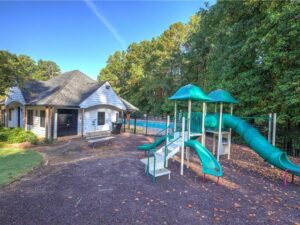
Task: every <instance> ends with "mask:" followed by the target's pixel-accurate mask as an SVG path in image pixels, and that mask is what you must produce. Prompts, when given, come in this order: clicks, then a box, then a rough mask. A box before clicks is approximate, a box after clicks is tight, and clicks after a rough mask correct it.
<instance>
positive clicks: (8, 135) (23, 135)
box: [0, 128, 38, 144]
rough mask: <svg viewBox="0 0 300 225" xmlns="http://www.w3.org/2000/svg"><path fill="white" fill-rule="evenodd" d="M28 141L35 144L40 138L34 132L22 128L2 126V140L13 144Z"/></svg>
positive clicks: (0, 136)
mask: <svg viewBox="0 0 300 225" xmlns="http://www.w3.org/2000/svg"><path fill="white" fill-rule="evenodd" d="M26 141H28V142H30V143H33V144H35V143H37V141H38V139H37V137H36V136H35V134H34V133H32V132H31V131H25V130H24V129H22V128H0V142H6V143H9V144H13V143H22V142H26Z"/></svg>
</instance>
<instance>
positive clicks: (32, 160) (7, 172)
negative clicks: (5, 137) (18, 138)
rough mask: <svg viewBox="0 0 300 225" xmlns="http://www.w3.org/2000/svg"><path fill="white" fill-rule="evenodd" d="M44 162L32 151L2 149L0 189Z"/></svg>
mask: <svg viewBox="0 0 300 225" xmlns="http://www.w3.org/2000/svg"><path fill="white" fill-rule="evenodd" d="M42 160H43V158H42V156H41V155H40V154H39V153H37V152H35V151H32V150H23V149H19V148H2V149H0V187H1V186H3V185H5V184H8V183H9V182H11V181H13V180H15V179H16V178H18V177H20V176H22V175H24V174H26V173H27V172H28V171H30V170H31V169H33V168H34V167H35V166H37V165H39V164H40V163H41V162H42Z"/></svg>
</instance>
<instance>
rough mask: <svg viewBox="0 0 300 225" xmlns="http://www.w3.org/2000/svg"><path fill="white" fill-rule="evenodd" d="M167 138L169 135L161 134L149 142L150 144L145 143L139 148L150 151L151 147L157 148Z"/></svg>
mask: <svg viewBox="0 0 300 225" xmlns="http://www.w3.org/2000/svg"><path fill="white" fill-rule="evenodd" d="M166 139H167V135H164V136H161V137H159V138H157V139H156V140H155V141H154V142H152V143H149V144H143V145H140V146H138V147H137V149H138V150H142V151H149V150H151V149H154V148H156V147H157V146H159V145H160V144H162V143H163V142H165V141H166Z"/></svg>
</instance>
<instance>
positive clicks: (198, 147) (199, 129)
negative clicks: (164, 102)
mask: <svg viewBox="0 0 300 225" xmlns="http://www.w3.org/2000/svg"><path fill="white" fill-rule="evenodd" d="M169 99H170V100H173V101H174V102H175V104H174V123H173V127H172V126H170V117H169V116H168V119H167V127H166V129H164V130H163V131H161V132H160V133H164V135H163V136H162V137H160V138H158V139H157V140H155V141H154V142H153V143H151V144H145V145H141V146H138V149H139V150H143V151H146V153H147V157H146V158H144V159H142V160H141V162H142V163H144V164H145V172H146V173H147V174H149V175H151V176H152V177H153V180H154V181H155V179H156V177H159V176H163V175H168V176H169V178H170V173H171V171H170V170H169V169H168V160H169V159H170V158H172V157H173V156H175V155H176V154H177V153H180V174H181V175H183V172H184V163H185V159H186V167H187V168H189V162H190V151H191V150H194V151H195V153H196V155H197V156H198V157H199V159H200V161H201V165H202V173H203V174H204V176H205V175H206V174H209V175H212V176H216V177H217V178H218V181H219V177H221V176H222V175H223V171H222V166H221V165H220V162H219V160H220V155H227V159H230V148H231V135H232V130H233V131H235V132H236V133H237V134H239V135H240V136H241V137H242V138H243V140H244V141H245V143H246V144H247V145H248V146H249V147H250V148H251V149H252V150H254V151H255V152H256V153H257V154H258V155H259V156H260V157H262V158H263V159H264V160H265V161H266V162H268V163H269V164H271V165H272V166H275V167H277V168H279V169H281V170H283V171H284V179H285V180H284V182H285V184H286V178H287V174H288V173H290V174H292V176H294V175H296V176H300V166H298V165H295V164H293V163H292V162H291V161H290V160H289V159H288V156H287V154H286V153H285V152H283V151H281V150H280V149H278V148H276V147H275V146H273V145H272V144H270V143H269V142H268V141H267V140H266V139H265V137H263V136H262V135H261V134H260V133H259V132H258V130H257V129H255V128H253V127H252V126H250V125H249V124H248V123H247V122H246V121H244V120H242V119H240V118H238V117H235V116H233V105H234V104H237V103H238V101H237V100H235V99H234V98H233V97H232V96H231V95H230V93H228V92H226V91H224V90H221V89H218V90H215V91H212V92H211V93H209V94H208V95H206V94H205V93H204V92H203V90H202V89H201V88H200V87H198V86H195V85H191V84H188V85H186V86H183V87H181V88H179V89H178V90H177V91H176V92H175V94H174V95H173V96H171V97H170V98H169ZM178 101H187V102H188V112H187V119H186V118H185V116H184V115H183V113H181V118H180V116H178V115H177V114H178V112H177V102H178ZM192 102H196V103H202V112H201V113H198V116H199V118H200V119H199V118H198V120H197V122H196V123H194V121H192V118H191V114H192ZM207 104H214V105H215V112H214V113H207ZM224 105H229V107H230V112H229V113H228V114H227V113H224ZM218 107H219V112H217V108H218ZM179 114H180V113H179ZM180 120H181V121H180ZM200 121H201V122H200ZM192 127H193V128H194V129H191V128H192ZM195 128H196V129H195ZM206 133H211V134H212V135H213V149H212V152H211V151H210V150H208V149H207V148H206V147H205V139H206ZM200 137H201V143H200V142H199V141H198V140H197V139H198V138H200ZM216 139H217V146H216ZM164 142H165V144H164V145H163V146H162V147H160V148H158V149H156V148H157V147H158V146H160V145H161V144H162V143H164ZM214 155H216V157H215V156H214Z"/></svg>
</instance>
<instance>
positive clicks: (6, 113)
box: [5, 106, 8, 127]
mask: <svg viewBox="0 0 300 225" xmlns="http://www.w3.org/2000/svg"><path fill="white" fill-rule="evenodd" d="M5 127H8V108H7V106H5Z"/></svg>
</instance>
